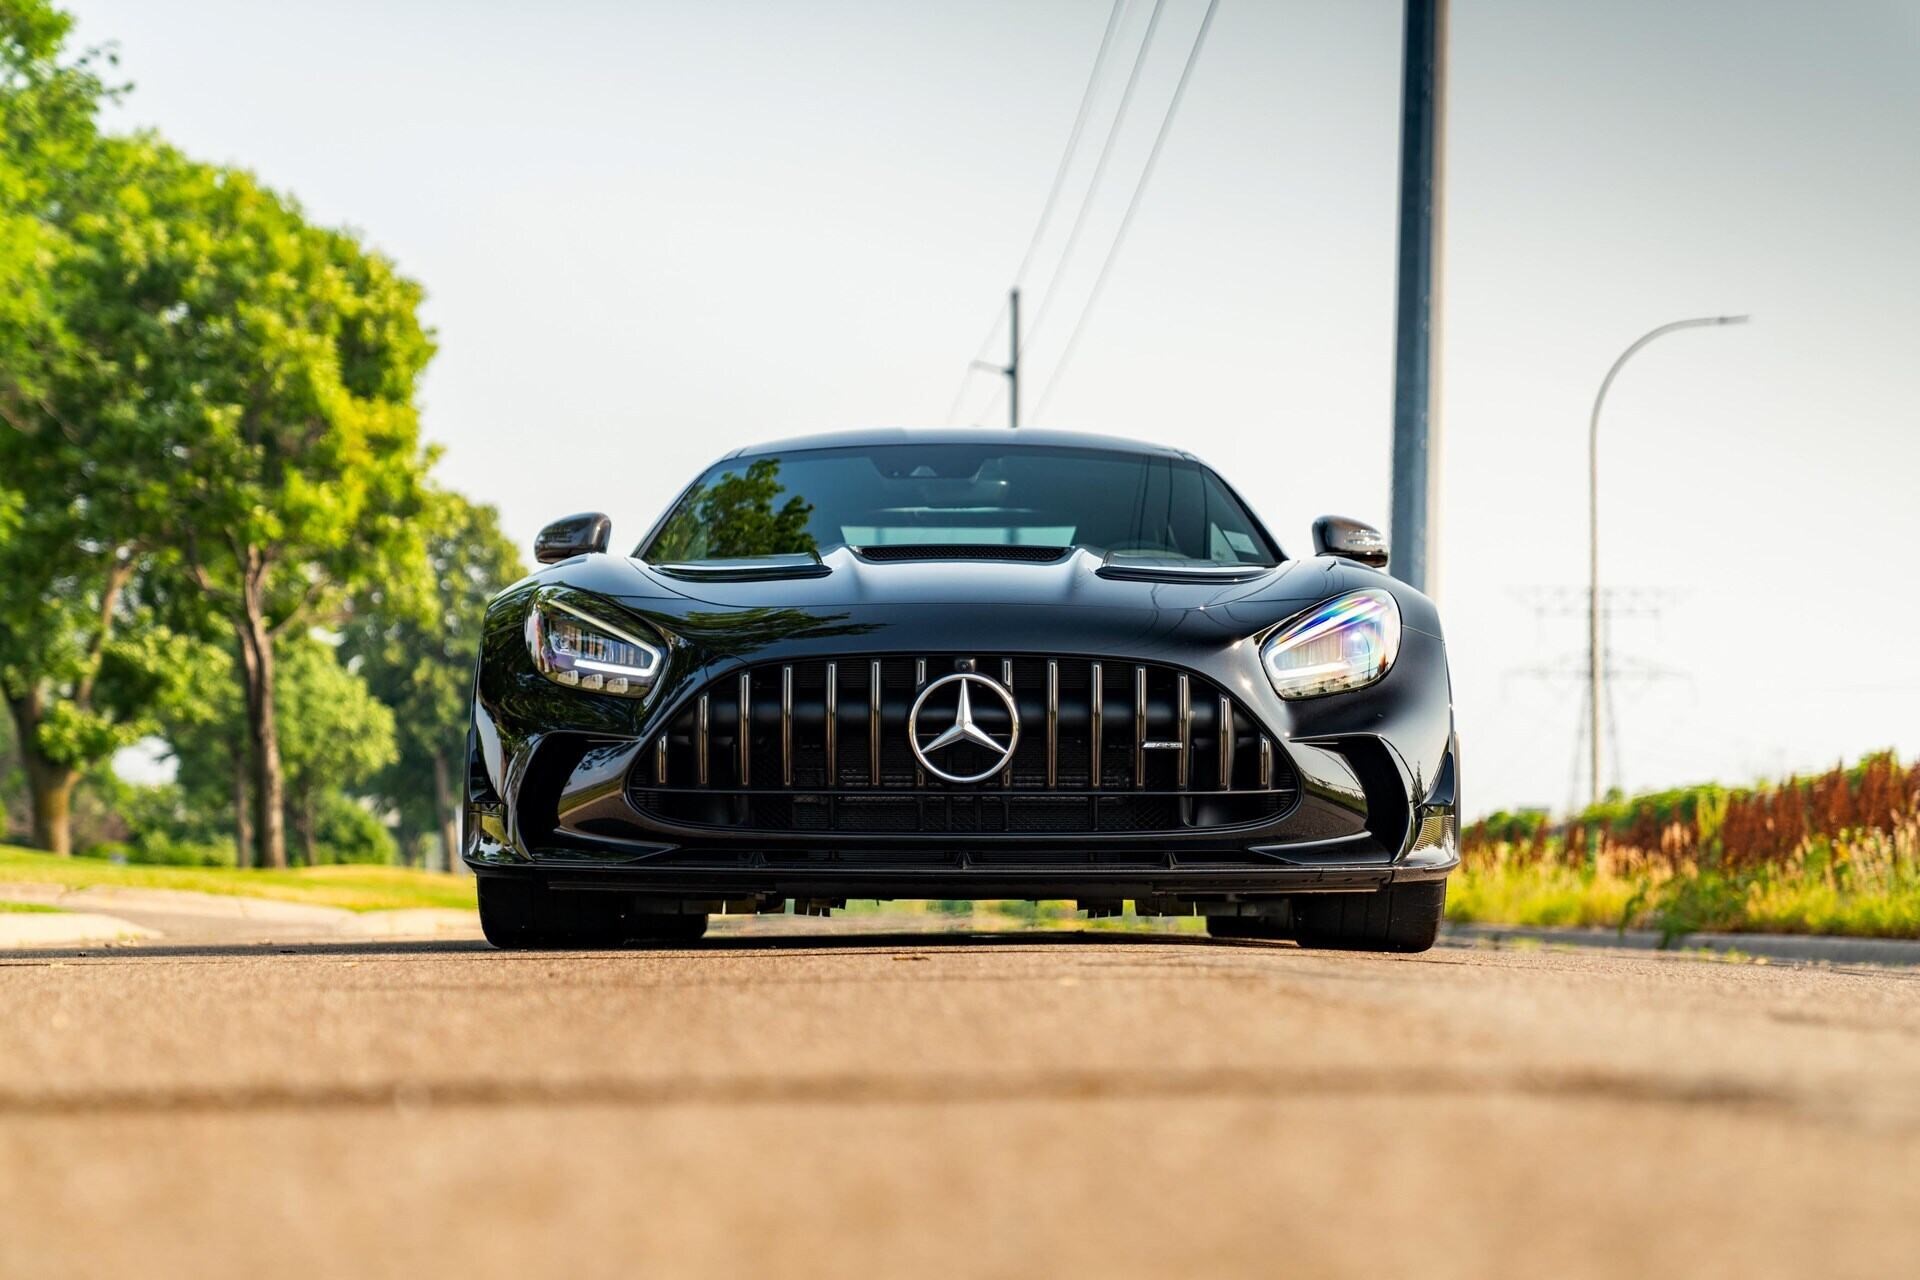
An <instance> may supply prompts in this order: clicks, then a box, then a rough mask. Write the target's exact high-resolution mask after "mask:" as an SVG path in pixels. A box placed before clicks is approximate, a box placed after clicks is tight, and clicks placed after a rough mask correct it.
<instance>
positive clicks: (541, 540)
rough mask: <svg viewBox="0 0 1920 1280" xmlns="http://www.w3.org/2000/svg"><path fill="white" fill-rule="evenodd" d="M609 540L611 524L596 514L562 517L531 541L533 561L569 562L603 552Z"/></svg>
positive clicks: (591, 512)
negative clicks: (578, 557)
mask: <svg viewBox="0 0 1920 1280" xmlns="http://www.w3.org/2000/svg"><path fill="white" fill-rule="evenodd" d="M612 537H613V521H612V520H610V519H608V518H607V516H606V515H605V513H603V512H599V511H583V512H581V513H580V514H579V515H577V516H563V517H562V518H561V519H558V520H555V521H554V522H553V523H552V524H550V525H548V526H547V527H546V528H544V529H542V530H541V531H540V536H539V537H537V538H535V539H534V540H533V558H534V559H535V560H538V561H539V562H540V563H541V564H553V563H555V562H557V561H560V560H571V559H572V558H573V557H575V556H584V555H589V554H591V553H593V552H596V551H605V550H606V549H607V543H608V542H609V541H610V540H611V539H612Z"/></svg>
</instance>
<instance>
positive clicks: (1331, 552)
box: [1313, 516, 1387, 569]
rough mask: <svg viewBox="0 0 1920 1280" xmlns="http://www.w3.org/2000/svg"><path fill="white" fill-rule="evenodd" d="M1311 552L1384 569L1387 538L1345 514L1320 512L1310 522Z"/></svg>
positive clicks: (1371, 527) (1370, 567)
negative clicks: (1315, 518)
mask: <svg viewBox="0 0 1920 1280" xmlns="http://www.w3.org/2000/svg"><path fill="white" fill-rule="evenodd" d="M1313 553H1314V554H1315V555H1320V556H1339V557H1340V558H1341V559H1342V560H1352V561H1355V562H1357V563H1359V564H1364V565H1366V566H1367V567H1368V568H1369V569H1385V568H1386V567H1387V538H1386V535H1385V534H1383V533H1381V532H1380V531H1379V530H1378V529H1376V528H1374V527H1373V526H1372V525H1370V524H1363V523H1361V522H1360V521H1358V520H1349V519H1348V518H1347V517H1346V516H1321V517H1320V518H1319V519H1318V520H1315V521H1314V522H1313Z"/></svg>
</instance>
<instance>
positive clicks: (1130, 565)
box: [1094, 551, 1278, 582]
mask: <svg viewBox="0 0 1920 1280" xmlns="http://www.w3.org/2000/svg"><path fill="white" fill-rule="evenodd" d="M1277 567H1278V566H1277V565H1270V564H1221V563H1216V562H1214V561H1211V560H1180V559H1175V558H1173V557H1167V556H1143V555H1133V554H1130V553H1128V552H1124V551H1115V552H1111V553H1109V554H1108V556H1107V558H1106V559H1105V560H1104V561H1102V562H1101V565H1100V567H1099V568H1098V569H1096V570H1094V572H1096V573H1098V574H1099V575H1100V576H1101V577H1103V578H1119V579H1121V580H1123V581H1128V582H1252V581H1253V580H1254V579H1255V578H1263V577H1265V576H1266V575H1267V574H1269V573H1272V572H1273V571H1274V569H1276V568H1277Z"/></svg>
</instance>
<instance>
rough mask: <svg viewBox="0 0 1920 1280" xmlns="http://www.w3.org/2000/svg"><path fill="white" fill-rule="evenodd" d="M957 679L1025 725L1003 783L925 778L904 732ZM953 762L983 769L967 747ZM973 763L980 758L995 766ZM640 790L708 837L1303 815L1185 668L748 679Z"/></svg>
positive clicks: (775, 672) (1289, 777)
mask: <svg viewBox="0 0 1920 1280" xmlns="http://www.w3.org/2000/svg"><path fill="white" fill-rule="evenodd" d="M1116 665H1117V666H1118V667H1119V669H1120V671H1122V672H1123V673H1124V672H1126V671H1127V670H1128V669H1129V668H1131V670H1132V679H1131V680H1130V681H1129V680H1127V679H1126V678H1125V676H1124V674H1123V676H1122V677H1121V681H1120V687H1119V688H1118V689H1116V690H1113V691H1112V696H1113V697H1114V698H1115V699H1116V701H1115V702H1114V703H1113V704H1112V705H1111V706H1109V704H1108V700H1107V699H1108V694H1109V690H1108V688H1107V669H1108V668H1109V667H1113V666H1116ZM960 671H973V672H979V673H981V674H984V675H988V676H990V677H991V678H993V679H994V680H995V681H997V682H998V683H1000V684H1002V685H1004V686H1005V687H1006V688H1007V689H1008V690H1009V692H1010V693H1011V694H1012V696H1013V698H1014V701H1015V705H1016V706H1017V707H1018V710H1019V713H1020V719H1021V721H1022V723H1023V727H1022V729H1021V732H1020V736H1019V740H1018V742H1017V744H1016V747H1015V751H1014V755H1013V758H1012V759H1011V760H1009V761H1008V762H1007V764H1006V767H1005V768H1003V769H1001V770H1000V771H999V772H997V773H994V774H992V775H991V776H989V777H987V778H985V779H982V780H980V781H978V782H973V783H951V782H947V781H946V780H944V779H941V778H939V777H938V776H937V775H936V774H934V773H932V772H930V771H928V770H927V769H926V768H925V767H924V766H923V765H922V763H921V761H920V760H919V759H918V757H917V756H916V755H915V754H914V752H913V750H912V747H911V745H910V743H909V739H908V732H907V722H908V716H909V709H910V708H911V706H912V705H913V704H914V702H915V701H916V700H917V699H918V697H919V695H920V694H921V693H922V692H924V691H925V690H926V689H927V688H928V687H929V686H930V685H932V684H934V683H937V682H938V681H939V680H941V679H942V678H943V677H945V676H947V675H948V674H949V673H952V672H960ZM843 686H844V688H843ZM863 686H864V687H863ZM946 693H947V694H948V695H949V696H947V697H946V698H945V699H944V700H939V701H937V702H936V703H934V704H930V705H932V706H934V707H935V708H936V709H937V710H941V712H942V714H936V715H934V717H933V719H932V720H931V721H929V720H928V718H927V716H924V715H923V716H922V717H921V724H920V733H921V740H922V741H923V742H924V741H926V740H927V739H928V738H929V737H931V736H933V735H934V734H936V733H938V732H939V731H941V730H943V729H945V728H946V727H947V720H946V719H944V718H942V716H943V715H944V716H945V717H949V718H950V716H951V714H952V708H953V699H952V697H951V693H952V691H951V690H947V691H946ZM843 700H844V701H845V702H846V703H847V704H848V705H846V706H845V707H844V708H843V706H842V702H843ZM1129 703H1131V706H1130V707H1129V705H1128V704H1129ZM843 710H844V711H845V713H846V716H847V721H846V725H843V724H842V723H841V713H842V711H843ZM973 710H974V715H975V717H976V722H977V723H979V724H981V725H982V726H983V727H985V728H987V729H988V731H989V732H990V733H992V734H994V735H995V736H997V737H998V736H1000V735H1002V734H1004V733H1005V732H1006V728H1007V721H1006V719H1005V714H1004V711H1003V710H1001V708H1000V706H999V700H998V699H997V698H993V697H991V696H990V695H987V694H986V693H985V692H984V691H983V690H980V689H975V690H974V691H973ZM1123 718H1124V720H1123ZM1123 723H1124V724H1130V726H1131V733H1130V734H1129V733H1128V732H1127V731H1126V729H1124V728H1123V727H1122V724H1123ZM848 726H851V729H852V732H854V733H856V734H860V733H861V730H862V729H864V730H865V732H864V734H861V736H863V737H864V738H865V739H866V742H865V744H864V745H865V751H864V753H861V752H860V751H859V750H858V749H857V748H856V749H855V751H854V753H853V758H850V759H846V760H842V759H841V757H840V739H841V737H842V729H843V728H846V727H848ZM1000 740H1001V741H1003V742H1004V741H1005V738H1004V737H1001V739H1000ZM946 750H948V751H953V750H960V751H961V752H962V755H961V757H960V758H961V759H963V760H965V759H969V757H967V756H966V755H965V750H966V749H965V748H953V747H949V748H946ZM975 751H976V755H975V756H974V757H971V758H972V759H984V757H981V756H979V755H978V754H977V753H978V749H977V748H976V749H975ZM862 755H864V758H862ZM1256 755H1257V760H1256V759H1253V758H1250V757H1255V756H1256ZM969 767H977V766H969ZM627 788H628V792H629V796H630V798H631V799H632V801H633V803H634V804H635V805H636V807H637V808H639V809H641V810H642V811H643V812H649V813H654V814H657V815H659V816H660V817H662V818H664V819H667V820H669V821H672V822H675V823H680V824H684V825H690V826H698V827H709V828H723V829H733V830H742V831H744V830H764V831H785V832H802V833H804V832H809V831H819V832H833V831H844V832H873V833H886V832H898V833H902V834H910V833H920V834H936V833H948V834H953V835H993V834H1010V835H1011V834H1022V833H1027V834H1047V833H1055V834H1073V833H1089V834H1098V833H1103V832H1112V833H1121V832H1127V833H1141V832H1153V831H1161V830H1165V831H1168V832H1176V831H1182V830H1200V829H1207V828H1219V827H1232V826H1240V825H1246V824H1249V823H1252V822H1255V821H1256V820H1260V819H1265V818H1270V817H1272V816H1274V815H1278V814H1280V813H1283V812H1285V811H1286V810H1288V809H1289V808H1291V806H1292V804H1293V803H1294V802H1295V800H1296V798H1297V797H1298V795H1299V777H1298V775H1297V774H1295V773H1294V772H1293V769H1292V767H1291V763H1290V761H1289V760H1288V758H1287V756H1286V753H1285V751H1284V748H1283V747H1282V745H1281V743H1280V741H1279V740H1278V739H1276V738H1274V737H1273V736H1271V735H1270V734H1263V733H1262V732H1261V725H1260V723H1259V721H1258V720H1257V719H1256V718H1254V717H1253V716H1252V714H1251V713H1250V712H1247V711H1243V710H1241V708H1240V706H1239V704H1238V703H1237V702H1236V701H1235V700H1234V699H1233V697H1232V696H1231V695H1230V694H1229V693H1228V691H1227V690H1226V689H1225V688H1223V687H1222V686H1221V685H1219V684H1216V683H1214V682H1213V681H1210V680H1209V679H1207V678H1206V677H1205V676H1202V675H1198V674H1194V673H1192V672H1189V671H1186V670H1183V669H1181V668H1178V667H1173V666H1168V665H1163V664H1159V663H1149V662H1134V661H1126V662H1124V663H1120V664H1116V663H1115V662H1114V661H1113V660H1111V659H1098V658H1084V657H1075V656H1050V655H1016V656H1012V657H1009V656H1006V655H1004V654H997V653H996V654H991V655H972V656H963V655H951V654H936V655H932V656H918V655H913V654H904V655H897V656H895V655H882V656H880V657H874V656H873V655H870V654H861V655H858V656H846V655H842V656H837V657H834V658H793V659H789V660H787V661H785V662H774V663H766V664H762V665H758V666H753V667H748V668H746V669H745V670H741V669H735V670H733V671H730V672H727V673H726V674H724V675H722V676H720V677H719V678H718V679H717V680H715V681H714V682H713V683H712V684H710V685H708V686H707V687H705V688H700V689H695V690H694V691H693V692H692V694H691V696H689V697H687V698H686V699H685V700H684V701H683V702H681V703H680V704H679V706H678V707H677V708H676V710H675V711H674V713H673V714H672V715H671V716H670V717H669V718H668V720H667V722H666V723H665V724H663V725H661V726H660V727H658V728H657V729H656V730H655V731H654V736H653V737H652V738H651V739H650V740H649V741H648V742H647V743H646V744H645V748H644V750H643V751H642V752H641V753H639V755H638V757H637V759H636V761H635V764H634V766H633V769H632V771H631V772H630V774H629V776H628V780H627ZM1088 856H1091V855H1088Z"/></svg>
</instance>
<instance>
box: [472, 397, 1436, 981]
mask: <svg viewBox="0 0 1920 1280" xmlns="http://www.w3.org/2000/svg"><path fill="white" fill-rule="evenodd" d="M610 532H611V528H610V523H609V521H608V519H607V518H606V517H605V516H604V515H599V514H588V515H579V516H572V517H569V518H567V519H565V520H560V521H557V522H556V523H554V524H552V525H550V526H548V527H547V528H546V529H545V530H543V531H542V532H541V534H540V536H539V540H538V543H537V544H536V554H537V556H538V558H539V559H540V560H541V561H542V562H543V564H544V565H545V567H544V568H542V569H541V570H540V571H539V572H537V573H535V574H533V575H532V576H530V577H528V578H526V579H524V580H522V581H520V582H518V583H515V584H514V585H513V586H511V587H509V588H508V589H507V590H505V591H503V592H502V593H501V594H500V595H499V596H498V597H497V598H495V599H494V600H493V601H492V602H491V604H490V605H489V606H488V609H487V615H486V622H485V633H484V636H483V639H482V646H481V656H480V661H479V670H478V672H477V675H476V679H475V686H474V700H473V728H472V734H471V742H470V747H469V757H470V761H469V769H468V802H467V808H468V822H467V827H466V840H465V856H466V860H467V862H468V864H469V865H470V866H471V867H472V868H473V870H474V872H475V873H476V874H477V875H478V877H479V881H478V883H479V894H480V916H481V922H482V924H483V925H484V927H485V930H486V934H487V937H488V938H489V939H491V940H492V941H493V942H495V943H496V944H498V945H500V946H506V947H544V946H615V945H622V944H627V943H668V942H688V941H692V940H694V939H697V938H699V937H700V936H701V935H702V933H703V932H704V931H705V929H706V926H707V919H708V917H709V916H710V915H711V914H713V913H716V912H724V913H745V912H765V911H784V910H787V909H788V908H789V904H791V907H792V909H793V910H794V911H796V912H806V913H815V914H822V913H825V912H827V911H830V910H832V909H833V908H835V907H838V906H841V905H843V904H844V903H845V902H846V901H847V900H848V899H850V898H881V899H887V898H940V899H968V898H972V899H987V898H1014V899H1072V900H1074V901H1076V902H1077V903H1078V905H1079V907H1080V908H1081V909H1083V910H1085V911H1086V912H1087V913H1088V914H1089V915H1093V916H1099V915H1111V914H1116V913H1119V912H1121V911H1122V910H1123V907H1124V904H1125V903H1126V902H1128V901H1131V902H1132V903H1134V904H1135V909H1136V911H1137V912H1138V913H1140V914H1143V915H1150V914H1158V915H1197V916H1204V917H1205V918H1206V924H1207V928H1208V929H1209V930H1210V931H1211V932H1212V933H1213V934H1214V935H1215V936H1217V937H1233V938H1294V939H1297V940H1298V941H1299V942H1301V943H1303V944H1306V945H1311V946H1328V947H1353V948H1367V949H1381V950H1400V951H1419V950H1423V949H1425V948H1427V947H1429V946H1431V945H1432V944H1433V941H1434V937H1435V933H1436V931H1437V930H1438V928H1439V924H1440V917H1441V909H1442V906H1443V903H1444V901H1445V895H1446V877H1447V874H1448V872H1449V871H1451V870H1452V869H1453V867H1454V866H1455V864H1456V863H1457V861H1458V854H1457V852H1456V848H1457V839H1456V836H1457V813H1458V806H1459V765H1458V751H1457V747H1456V743H1455V737H1454V730H1453V708H1452V694H1451V690H1450V687H1449V682H1448V673H1447V657H1446V646H1445V643H1444V641H1443V640H1442V639H1441V633H1440V622H1439V618H1438V617H1437V616H1436V614H1435V611H1434V606H1433V603H1432V602H1431V601H1430V600H1428V599H1427V598H1426V597H1425V596H1423V595H1421V594H1420V593H1419V592H1418V591H1415V590H1413V589H1411V588H1410V587H1408V586H1407V585H1406V584H1405V583H1403V582H1399V581H1397V580H1395V579H1394V578H1392V577H1389V576H1388V575H1387V573H1386V572H1385V569H1386V567H1387V549H1386V543H1385V541H1384V540H1383V539H1382V537H1381V536H1380V534H1379V533H1378V532H1377V531H1376V530H1374V529H1372V528H1369V527H1368V526H1366V525H1364V524H1360V523H1358V522H1357V521H1352V520H1345V519H1341V518H1338V517H1332V516H1328V517H1323V518H1322V519H1320V520H1319V521H1317V522H1316V523H1315V525H1314V529H1313V540H1314V552H1315V554H1314V555H1313V556H1311V557H1305V558H1299V559H1290V558H1288V557H1287V556H1286V555H1285V554H1283V553H1282V551H1281V549H1280V546H1279V544H1278V543H1277V542H1275V541H1274V539H1273V537H1272V536H1271V535H1270V534H1269V533H1268V532H1267V530H1266V529H1265V528H1264V527H1263V526H1262V525H1261V523H1260V522H1259V520H1257V519H1256V518H1255V517H1254V515H1253V513H1252V512H1251V511H1250V510H1249V509H1248V508H1247V506H1246V504H1245V503H1243V502H1242V501H1241V500H1240V498H1239V497H1238V496H1237V495H1236V494H1235V493H1234V491H1233V490H1232V489H1231V488H1230V487H1228V485H1227V484H1226V483H1225V482H1224V481H1222V480H1221V479H1220V477H1219V476H1217V475H1215V474H1214V473H1213V472H1212V471H1210V470H1209V469H1208V468H1207V467H1205V466H1204V465H1202V464H1201V463H1200V462H1199V461H1197V460H1196V459H1195V458H1193V457H1192V456H1191V455H1189V454H1187V453H1184V452H1182V451H1180V450H1178V449H1170V448H1156V447H1152V446H1148V445H1141V444H1137V443H1134V442H1130V441H1125V440H1116V439H1108V438H1105V437H1100V436H1090V435H1082V434H1079V433H1068V432H1056V431H1028V430H1023V431H1018V432H1014V431H1010V430H1006V429H1001V430H979V429H971V430H963V431H901V430H891V431H864V432H849V433H841V434H834V435H823V436H815V437H809V438H805V439H798V440H788V441H784V442H781V443H778V444H771V445H766V446H763V447H760V448H755V449H748V450H742V451H739V452H736V453H733V454H730V455H729V456H727V457H726V458H724V459H722V460H721V461H719V462H717V463H715V464H714V465H713V466H712V467H710V468H709V469H708V470H707V471H706V473H705V474H703V475H701V476H700V477H699V478H698V479H697V480H695V481H694V482H693V483H692V484H691V485H690V486H688V487H687V489H686V490H685V492H683V493H682V494H681V495H680V497H679V499H678V500H677V501H675V502H674V503H673V505H672V506H671V508H669V509H668V511H667V512H666V514H665V516H663V517H662V518H661V520H660V521H659V523H658V524H656V525H655V526H654V528H653V529H652V530H651V531H650V532H648V534H647V535H646V537H644V538H643V539H641V541H640V544H639V547H638V548H637V549H636V550H635V551H634V553H633V554H632V555H630V556H629V555H618V554H610V553H609V552H608V550H607V546H608V540H609V536H610Z"/></svg>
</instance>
